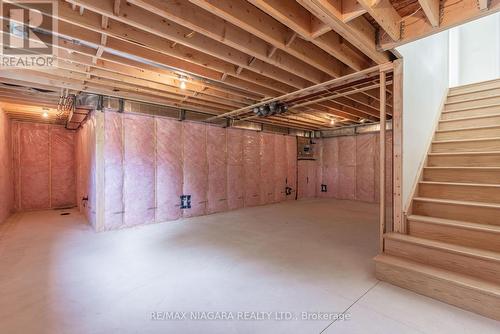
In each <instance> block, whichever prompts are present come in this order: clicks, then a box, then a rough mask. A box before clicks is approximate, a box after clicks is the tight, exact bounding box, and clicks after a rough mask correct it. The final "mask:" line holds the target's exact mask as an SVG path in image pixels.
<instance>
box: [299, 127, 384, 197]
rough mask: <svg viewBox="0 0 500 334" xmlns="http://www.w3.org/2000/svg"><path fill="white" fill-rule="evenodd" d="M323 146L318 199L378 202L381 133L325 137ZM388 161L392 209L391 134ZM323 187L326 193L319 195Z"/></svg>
mask: <svg viewBox="0 0 500 334" xmlns="http://www.w3.org/2000/svg"><path fill="white" fill-rule="evenodd" d="M321 147H322V149H321V172H320V173H319V175H318V176H319V185H318V186H317V191H319V197H328V198H336V199H347V200H357V201H363V202H370V203H376V202H379V198H380V196H379V182H380V173H379V171H380V166H379V155H380V139H379V133H367V134H360V135H357V136H344V137H334V138H324V139H323V140H322V145H321ZM386 159H387V160H386V194H387V201H388V206H389V205H391V203H390V201H391V200H392V132H391V131H389V132H387V136H386ZM299 164H300V161H299ZM299 173H300V169H299ZM321 184H323V185H326V186H327V192H320V190H321ZM299 188H300V187H299ZM299 194H300V189H299Z"/></svg>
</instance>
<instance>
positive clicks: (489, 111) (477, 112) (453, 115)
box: [441, 106, 500, 120]
mask: <svg viewBox="0 0 500 334" xmlns="http://www.w3.org/2000/svg"><path fill="white" fill-rule="evenodd" d="M498 114H500V106H495V107H485V108H481V109H470V110H462V111H453V112H443V113H442V114H441V120H447V119H457V118H466V117H475V116H488V115H498Z"/></svg>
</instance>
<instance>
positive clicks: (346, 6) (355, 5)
mask: <svg viewBox="0 0 500 334" xmlns="http://www.w3.org/2000/svg"><path fill="white" fill-rule="evenodd" d="M364 14H366V9H364V8H363V6H361V4H360V3H359V2H358V0H342V21H344V22H345V23H347V22H350V21H352V20H354V19H355V18H357V17H360V16H361V15H364Z"/></svg>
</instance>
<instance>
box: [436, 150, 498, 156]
mask: <svg viewBox="0 0 500 334" xmlns="http://www.w3.org/2000/svg"><path fill="white" fill-rule="evenodd" d="M484 154H494V155H496V154H498V155H500V151H477V152H476V151H470V152H467V151H462V152H430V153H429V155H484Z"/></svg>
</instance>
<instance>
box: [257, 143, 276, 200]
mask: <svg viewBox="0 0 500 334" xmlns="http://www.w3.org/2000/svg"><path fill="white" fill-rule="evenodd" d="M275 137H276V135H274V134H270V133H262V134H261V137H260V140H261V142H260V204H261V205H265V204H271V203H274V179H275V175H274V164H275V161H274V138H275Z"/></svg>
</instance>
